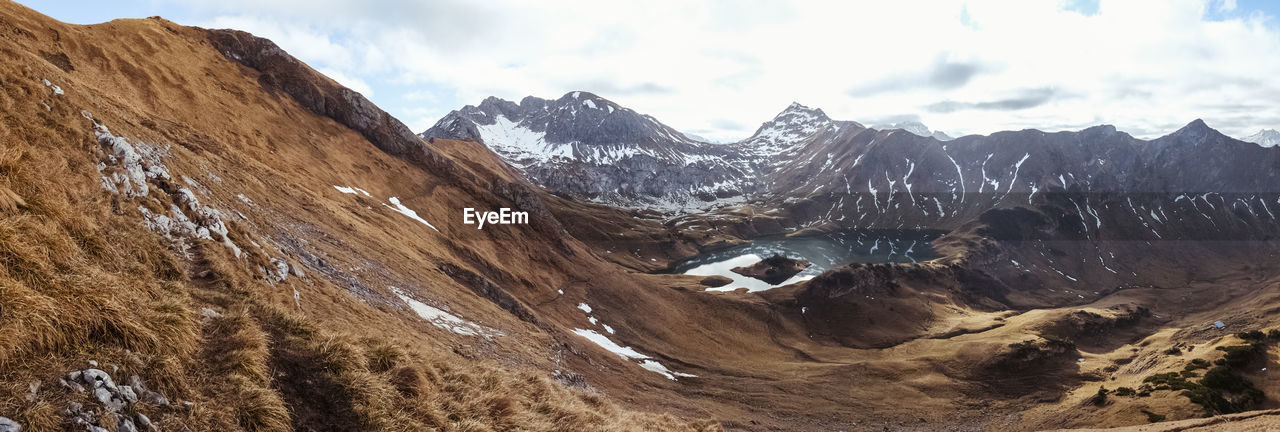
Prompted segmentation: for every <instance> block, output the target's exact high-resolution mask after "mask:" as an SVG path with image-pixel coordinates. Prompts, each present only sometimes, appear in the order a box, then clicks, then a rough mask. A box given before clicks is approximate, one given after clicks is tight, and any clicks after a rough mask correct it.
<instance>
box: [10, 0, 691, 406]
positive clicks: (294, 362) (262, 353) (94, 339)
mask: <svg viewBox="0 0 1280 432" xmlns="http://www.w3.org/2000/svg"><path fill="white" fill-rule="evenodd" d="M0 30H3V33H2V36H0V51H3V52H4V56H5V57H4V58H5V59H6V60H5V61H4V62H3V63H2V64H0V79H2V80H3V81H2V83H3V87H0V90H2V92H0V106H3V109H2V110H0V113H2V115H3V120H2V121H3V126H4V127H3V128H2V129H0V140H3V146H0V155H2V156H3V157H0V191H3V193H0V196H3V197H5V199H4V201H3V202H4V206H2V207H0V211H3V214H0V263H2V264H3V265H2V266H0V287H2V288H0V334H3V339H4V340H5V341H6V342H5V344H4V347H3V348H2V349H0V364H2V365H3V367H0V382H3V383H5V384H4V386H3V388H0V415H4V416H7V417H10V418H13V419H15V420H17V421H19V422H20V423H22V424H23V425H25V426H26V427H27V429H28V430H50V429H56V428H59V427H61V426H60V425H63V424H64V422H66V421H67V420H66V419H65V418H64V417H63V415H61V414H60V411H62V409H63V408H65V407H66V404H67V403H69V402H72V401H79V402H81V403H84V404H85V405H86V406H89V407H93V406H94V405H93V404H94V402H91V401H90V400H89V398H88V396H87V395H85V394H82V393H77V392H75V391H71V390H66V389H64V388H62V387H61V386H60V385H59V384H58V377H61V376H63V375H64V374H65V373H67V372H69V371H72V370H78V369H82V368H85V367H87V365H86V362H87V361H88V360H96V361H98V362H100V363H101V364H103V365H104V366H103V367H107V368H108V371H109V372H113V374H114V375H115V376H116V377H117V380H118V381H124V379H123V377H126V376H129V375H134V374H136V375H139V376H140V377H142V378H143V379H144V380H145V381H146V382H147V383H148V384H149V385H150V386H151V387H152V388H153V389H155V390H157V391H159V392H161V393H163V394H165V395H166V396H167V397H168V398H169V399H170V400H172V401H174V403H173V404H170V405H169V406H167V407H166V406H161V405H157V404H149V403H139V404H136V405H133V406H131V407H130V408H129V410H130V411H137V412H141V413H145V414H148V415H149V416H150V417H151V418H152V419H153V420H155V421H156V422H157V423H158V424H160V425H161V426H162V427H166V428H181V427H182V426H183V425H185V426H186V427H190V428H192V429H194V430H227V429H233V428H243V429H246V430H333V429H360V430H414V429H434V428H438V429H450V430H452V429H458V430H488V429H499V430H500V429H509V428H514V427H519V428H523V429H537V430H556V429H562V430H581V429H662V430H665V429H672V428H690V427H693V425H689V424H687V423H684V422H682V421H680V420H677V419H675V418H672V417H667V416H661V415H648V414H638V413H632V412H625V411H620V410H619V409H617V408H615V407H614V406H613V405H612V403H611V402H608V400H607V399H605V398H604V397H603V396H602V395H599V394H596V393H592V392H589V391H585V392H584V391H581V390H575V389H571V388H567V387H564V386H562V385H560V384H558V383H555V382H553V381H551V380H550V379H549V378H548V377H547V374H545V373H543V372H540V371H539V372H534V371H533V370H531V369H530V368H529V366H528V365H529V362H530V361H533V362H538V363H546V362H547V360H545V358H546V352H545V350H546V348H545V347H546V346H548V345H551V343H550V341H549V339H550V338H549V336H548V335H547V334H546V333H545V332H544V331H543V330H541V329H539V328H537V327H536V326H532V325H529V324H524V323H522V321H519V320H517V319H514V318H513V317H511V315H510V314H508V313H506V312H505V311H503V310H502V309H500V308H499V307H498V306H496V305H494V304H493V303H492V302H491V301H489V300H488V299H485V298H482V297H479V296H476V295H474V294H471V290H470V289H469V288H467V287H465V286H460V285H459V284H458V283H456V282H453V280H452V279H451V278H449V277H448V276H447V275H445V274H443V273H442V272H441V271H440V270H438V267H437V266H436V265H434V264H437V263H441V262H453V263H455V264H457V265H460V266H466V267H471V266H472V264H471V263H473V262H481V263H483V262H503V261H504V260H503V259H502V258H503V254H513V255H514V254H521V253H524V254H531V253H532V251H521V250H519V249H516V250H512V249H503V248H496V247H492V244H490V247H487V248H476V249H479V250H483V252H478V253H477V254H478V255H481V256H479V257H475V256H467V257H458V256H457V255H455V254H456V253H457V252H456V251H458V250H463V249H468V247H467V246H468V245H467V243H468V242H490V241H493V240H492V239H489V238H478V237H479V236H472V237H471V238H468V236H466V235H465V234H463V233H462V232H461V230H459V229H456V228H453V227H452V226H450V225H448V224H445V223H443V222H442V221H446V220H450V219H453V215H452V214H449V213H447V212H448V210H449V207H448V206H443V205H430V203H431V202H432V200H441V201H447V202H454V201H456V202H463V201H471V202H473V203H476V204H477V205H478V204H481V203H484V201H486V200H489V201H492V200H493V199H492V198H485V197H481V198H476V197H474V196H466V195H465V194H466V193H467V192H468V191H461V190H452V189H448V187H447V186H445V187H443V188H441V187H439V185H438V184H432V183H433V182H432V180H431V179H432V178H433V176H432V175H431V174H430V173H427V172H423V171H422V170H421V169H420V168H416V167H415V166H414V165H412V164H409V163H406V162H404V161H402V160H399V159H397V158H393V157H389V156H387V155H386V154H385V153H382V152H381V151H379V150H378V149H376V148H373V147H372V146H370V145H369V143H368V141H367V140H366V139H365V138H364V137H362V136H360V135H359V134H356V133H354V132H352V131H351V130H350V129H347V128H345V127H343V126H341V125H339V124H337V123H335V122H334V121H332V120H330V119H327V118H323V117H320V116H316V115H314V114H313V113H311V112H308V111H306V110H303V109H300V108H299V107H298V106H297V105H296V104H295V103H293V102H292V101H291V100H288V99H285V98H281V97H279V96H278V95H274V94H271V93H267V92H264V91H263V90H262V88H261V87H260V86H259V85H258V83H257V82H255V81H254V80H252V79H251V77H250V76H247V74H246V73H245V71H244V70H242V68H241V67H239V66H237V65H234V64H231V63H228V62H225V61H221V57H220V56H218V54H217V53H216V52H215V51H213V50H211V49H210V47H209V46H208V45H207V43H206V42H204V39H203V38H202V36H203V35H202V34H201V33H199V32H198V30H196V29H190V28H182V27H178V26H175V25H173V24H172V23H168V22H165V21H160V20H132V21H117V22H112V23H107V24H102V25H96V26H70V25H65V24H61V23H57V22H54V21H52V20H50V19H48V18H46V17H43V16H39V15H38V14H35V13H33V12H31V11H29V10H26V9H25V8H22V7H21V6H18V5H16V4H13V3H4V4H2V5H0ZM43 79H48V80H50V81H51V82H52V83H53V85H57V86H59V88H61V89H63V90H64V91H65V93H64V94H61V95H55V94H54V93H53V91H52V87H50V86H46V85H45V84H44V83H43V82H42V80H43ZM46 106H47V108H46ZM82 110H84V111H87V112H88V113H89V116H91V117H92V119H93V120H90V119H89V117H87V116H85V115H83V114H82V113H81V111H82ZM95 121H96V122H99V123H101V124H103V125H106V126H108V127H110V128H111V131H112V132H113V133H115V134H117V135H121V136H125V137H127V138H128V139H129V141H131V142H134V143H149V144H151V145H153V146H155V147H157V148H165V149H166V150H167V152H168V154H169V156H168V157H167V158H165V163H166V164H167V165H168V169H169V171H170V172H171V173H172V174H173V178H172V181H171V182H169V183H168V184H164V185H161V184H158V183H160V182H158V181H157V184H153V185H152V186H153V188H152V192H151V193H150V194H148V195H147V196H142V197H134V198H130V197H124V196H120V195H112V194H110V193H108V192H106V191H104V190H103V188H102V187H101V186H100V179H99V178H98V172H97V170H96V169H95V167H94V165H95V164H96V163H97V162H98V161H99V160H98V159H97V158H98V156H95V152H96V151H97V150H96V149H98V148H99V147H100V144H99V143H98V142H97V141H96V140H95V138H94V136H93V129H92V128H93V122H95ZM182 176H186V177H188V178H190V179H191V181H190V182H187V181H185V179H182ZM333 184H342V185H352V186H360V187H363V188H366V189H367V190H369V191H370V192H373V193H375V194H376V195H375V196H376V197H378V198H377V199H372V198H370V199H361V198H354V197H352V196H350V195H344V194H341V193H338V192H337V191H336V190H334V189H333V188H332V187H331V186H330V185H333ZM181 187H189V188H190V189H191V190H192V191H194V193H195V194H196V196H198V197H199V198H200V199H201V201H202V202H203V203H205V204H206V205H209V206H211V207H216V208H218V209H219V210H220V211H221V213H222V214H223V216H224V218H225V220H226V222H227V224H228V225H230V232H229V233H228V237H229V238H231V239H232V240H233V241H234V242H236V243H237V244H238V246H239V247H240V248H241V249H242V250H243V251H244V256H242V257H240V258H237V257H235V256H234V255H233V254H232V253H231V251H230V250H229V249H228V248H226V247H224V246H222V245H221V244H220V242H219V241H218V240H219V239H214V240H194V241H190V242H188V243H189V244H190V247H189V248H175V245H174V244H173V243H172V242H170V241H169V240H167V239H164V238H163V237H161V236H159V235H156V234H154V233H152V232H150V231H147V230H146V229H144V228H143V227H142V224H141V223H140V221H141V219H142V216H141V210H139V207H140V206H141V207H144V208H148V209H151V210H152V211H163V210H164V209H165V208H166V207H167V206H168V205H169V204H171V203H176V202H178V201H179V198H177V197H176V196H175V195H178V194H177V193H176V192H177V191H178V189H179V188H181ZM237 195H243V196H244V197H245V200H243V201H242V200H239V199H237ZM390 196H399V197H401V198H402V200H403V202H404V203H405V205H407V206H409V207H411V208H416V209H418V211H419V214H420V215H421V216H422V217H423V218H425V219H427V220H431V221H436V222H437V223H438V225H439V226H440V227H441V229H442V230H443V231H445V232H446V233H450V234H458V235H457V238H458V240H457V241H458V242H461V243H462V245H451V244H447V242H441V241H439V240H424V239H426V238H429V237H431V236H433V235H437V234H434V232H433V231H432V232H428V231H427V230H426V229H424V228H425V227H424V226H422V225H420V224H418V223H417V222H414V221H412V220H411V219H408V218H406V217H404V216H402V215H400V214H397V213H394V212H391V211H389V210H388V209H387V208H386V207H383V206H382V205H381V204H382V203H385V202H386V201H387V198H388V197H390ZM250 202H252V204H250ZM486 204H487V203H486ZM366 207H367V208H366ZM237 212H238V213H239V214H240V215H243V217H241V216H239V215H237V216H231V215H233V214H236V213H237ZM477 238H478V239H477ZM253 243H257V244H259V245H261V247H255V246H251V244H253ZM441 243H445V244H441ZM387 245H398V246H396V247H391V248H388V247H386V246H387ZM538 252H541V251H538ZM374 254H376V255H374ZM490 254H493V255H492V256H484V255H490ZM370 255H374V256H370ZM270 258H283V259H285V260H287V261H289V262H292V263H294V264H295V265H297V266H299V267H301V268H305V269H306V270H305V273H306V276H305V277H297V276H294V277H291V278H290V279H287V280H284V281H276V282H274V283H272V282H269V280H268V277H267V275H266V274H265V273H264V272H263V267H266V265H269V264H270ZM535 259H537V258H534V257H530V256H524V257H522V259H517V260H513V261H516V262H529V261H533V260H535ZM411 262H417V263H419V266H411V265H407V264H408V263H411ZM423 263H430V264H428V265H421V264H423ZM392 265H395V266H396V267H397V271H390V270H388V268H389V267H391V266H392ZM401 268H404V269H406V270H400V269H401ZM538 282H543V281H529V282H528V285H530V286H535V285H542V284H539V283H538ZM391 283H396V284H397V285H396V286H400V287H402V288H404V289H405V291H407V292H409V293H412V295H413V296H415V297H418V298H420V299H421V300H423V301H428V302H431V303H433V304H436V305H437V306H441V307H444V306H448V307H449V308H450V309H452V310H455V311H465V312H460V313H459V314H460V315H462V316H464V317H466V318H467V319H470V320H473V321H476V322H479V323H482V324H484V325H486V326H490V327H494V328H499V329H501V330H502V331H503V332H504V334H506V335H507V336H504V337H499V338H498V339H497V341H496V342H493V343H490V342H486V341H484V340H476V339H475V338H467V337H464V336H461V335H455V334H453V333H450V332H447V331H442V330H441V329H439V328H437V327H434V326H432V325H430V324H428V323H426V322H424V321H422V320H421V319H418V318H417V317H416V316H415V315H413V314H412V313H411V312H410V311H408V310H407V307H405V306H404V305H403V303H402V302H400V301H399V300H398V299H396V297H394V296H393V295H391V293H390V291H389V290H388V288H387V286H388V285H390V284H391ZM543 283H544V284H546V285H551V283H550V282H543ZM295 290H296V291H295ZM294 292H296V293H298V294H297V299H298V300H297V301H296V303H295V301H294V294H293V293H294ZM206 308H207V311H205V309H206ZM477 342H479V344H477ZM475 357H482V358H483V359H475V360H471V361H468V360H464V359H465V358H475ZM539 358H541V359H543V360H538V359H539ZM106 365H111V366H115V367H117V368H119V369H118V370H115V368H110V367H108V366H106ZM30 383H39V384H38V385H36V386H35V387H36V388H37V390H35V391H34V392H32V391H30V387H29V386H28V384H30ZM28 394H31V395H32V396H31V397H30V398H28V397H27V395H28ZM179 400H181V401H191V402H194V403H193V404H191V405H186V404H180V403H177V401H179ZM130 414H131V413H130ZM110 417H111V416H103V418H101V419H100V421H101V422H104V423H103V424H107V423H111V421H112V420H111V419H110ZM108 426H109V427H110V428H114V427H115V426H114V424H111V425H108Z"/></svg>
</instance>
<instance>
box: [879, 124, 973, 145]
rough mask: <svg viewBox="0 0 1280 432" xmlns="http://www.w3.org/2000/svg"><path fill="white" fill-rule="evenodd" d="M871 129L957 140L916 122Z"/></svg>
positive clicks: (943, 139)
mask: <svg viewBox="0 0 1280 432" xmlns="http://www.w3.org/2000/svg"><path fill="white" fill-rule="evenodd" d="M871 128H872V129H876V130H890V129H902V130H904V131H907V132H910V133H912V134H915V135H919V136H922V137H933V138H936V139H937V140H938V141H950V140H952V139H955V138H952V137H951V135H947V133H946V132H943V131H933V130H929V127H928V126H925V125H924V123H920V122H918V121H914V120H911V121H904V122H900V123H894V124H879V125H875V126H872V127H871Z"/></svg>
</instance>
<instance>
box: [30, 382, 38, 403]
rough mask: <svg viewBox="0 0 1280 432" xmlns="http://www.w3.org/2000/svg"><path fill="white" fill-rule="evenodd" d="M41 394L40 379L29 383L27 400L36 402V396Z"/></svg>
mask: <svg viewBox="0 0 1280 432" xmlns="http://www.w3.org/2000/svg"><path fill="white" fill-rule="evenodd" d="M39 396H40V381H32V382H31V384H27V402H31V403H35V401H36V398H37V397H39Z"/></svg>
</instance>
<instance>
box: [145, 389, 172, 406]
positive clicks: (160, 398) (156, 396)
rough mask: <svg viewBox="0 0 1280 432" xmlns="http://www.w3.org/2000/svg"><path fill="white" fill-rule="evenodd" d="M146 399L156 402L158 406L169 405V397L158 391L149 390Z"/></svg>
mask: <svg viewBox="0 0 1280 432" xmlns="http://www.w3.org/2000/svg"><path fill="white" fill-rule="evenodd" d="M144 400H146V401H147V402H150V403H152V404H155V405H156V406H162V407H167V406H169V399H166V398H165V397H164V395H162V394H160V393H156V392H147V397H146V399H144Z"/></svg>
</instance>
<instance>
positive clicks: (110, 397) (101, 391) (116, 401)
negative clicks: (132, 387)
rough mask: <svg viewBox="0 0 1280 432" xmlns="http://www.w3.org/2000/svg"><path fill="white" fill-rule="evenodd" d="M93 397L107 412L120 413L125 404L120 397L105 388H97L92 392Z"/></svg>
mask: <svg viewBox="0 0 1280 432" xmlns="http://www.w3.org/2000/svg"><path fill="white" fill-rule="evenodd" d="M93 396H94V397H95V398H97V399H98V402H102V407H103V408H105V409H106V410H107V411H109V412H120V410H122V409H124V405H125V402H124V400H122V399H120V396H118V395H117V394H116V392H113V391H111V390H109V389H107V388H104V387H99V388H97V389H94V390H93Z"/></svg>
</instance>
